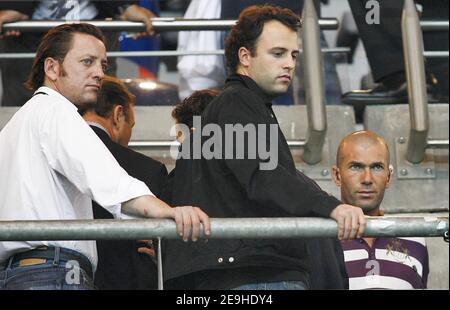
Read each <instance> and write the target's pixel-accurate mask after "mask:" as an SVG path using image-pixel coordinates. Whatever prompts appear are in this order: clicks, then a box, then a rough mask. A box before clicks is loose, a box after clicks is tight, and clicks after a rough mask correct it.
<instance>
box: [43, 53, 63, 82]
mask: <svg viewBox="0 0 450 310" xmlns="http://www.w3.org/2000/svg"><path fill="white" fill-rule="evenodd" d="M44 71H45V75H46V76H47V77H48V78H49V79H50V80H51V81H52V82H55V81H56V79H57V78H58V76H59V73H60V64H59V61H57V60H55V59H54V58H52V57H48V58H46V59H45V61H44Z"/></svg>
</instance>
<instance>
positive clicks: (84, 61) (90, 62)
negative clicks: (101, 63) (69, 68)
mask: <svg viewBox="0 0 450 310" xmlns="http://www.w3.org/2000/svg"><path fill="white" fill-rule="evenodd" d="M82 62H83V64H85V65H87V66H90V65H92V59H89V58H88V59H83V60H82Z"/></svg>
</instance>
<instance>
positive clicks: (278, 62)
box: [245, 21, 299, 97]
mask: <svg viewBox="0 0 450 310" xmlns="http://www.w3.org/2000/svg"><path fill="white" fill-rule="evenodd" d="M298 54H299V43H298V34H297V32H295V31H293V30H291V29H290V28H288V27H286V26H285V25H283V24H282V23H280V22H278V21H269V22H267V23H266V24H265V25H264V29H263V32H262V33H261V36H260V37H259V39H258V40H257V42H256V53H255V55H253V56H251V55H250V56H249V59H248V67H246V68H245V69H246V71H247V74H248V75H249V76H250V77H251V78H252V79H253V80H254V81H255V82H256V83H257V84H258V85H259V87H260V88H261V89H262V90H263V91H264V92H265V93H266V94H268V95H269V96H272V97H277V96H279V95H282V94H284V93H286V92H287V90H288V88H289V85H290V84H291V82H292V79H293V77H294V73H295V65H296V60H297V57H298Z"/></svg>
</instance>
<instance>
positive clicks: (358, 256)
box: [333, 131, 429, 289]
mask: <svg viewBox="0 0 450 310" xmlns="http://www.w3.org/2000/svg"><path fill="white" fill-rule="evenodd" d="M389 158H390V155H389V148H388V145H387V144H386V141H385V140H384V139H383V138H381V137H380V136H378V135H377V134H375V133H373V132H370V131H359V132H355V133H352V134H350V135H348V136H347V137H345V138H344V139H343V140H342V142H341V144H340V145H339V149H338V153H337V158H336V165H335V166H334V167H333V179H334V182H335V183H336V185H337V186H338V187H340V188H341V200H342V202H343V203H346V204H351V205H354V206H358V207H360V208H361V209H362V210H363V212H364V214H365V215H369V216H381V215H383V212H382V210H381V209H380V206H381V202H382V200H383V197H384V193H385V190H386V189H387V188H389V185H390V184H391V180H392V168H391V167H390V162H389ZM341 244H342V248H343V251H344V258H345V264H346V269H347V273H348V277H349V288H350V289H421V288H426V285H427V277H428V271H429V269H428V251H427V248H426V244H425V239H424V238H388V237H387V238H386V237H385V238H362V239H354V240H345V241H341Z"/></svg>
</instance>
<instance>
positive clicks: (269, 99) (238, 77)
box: [225, 73, 273, 108]
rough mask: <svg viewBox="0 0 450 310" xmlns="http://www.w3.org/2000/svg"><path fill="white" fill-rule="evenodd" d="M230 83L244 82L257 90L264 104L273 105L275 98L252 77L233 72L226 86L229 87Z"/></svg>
mask: <svg viewBox="0 0 450 310" xmlns="http://www.w3.org/2000/svg"><path fill="white" fill-rule="evenodd" d="M229 84H243V85H244V86H245V87H247V88H248V89H251V90H252V91H253V92H255V93H256V94H257V95H258V96H259V97H260V98H261V99H262V100H263V101H264V104H265V105H266V106H267V107H269V108H270V107H272V99H273V98H272V97H270V96H269V95H267V94H266V93H265V92H264V91H263V90H262V89H261V88H260V87H259V86H258V84H256V82H255V81H254V80H253V79H252V78H251V77H249V76H246V75H241V74H237V73H235V74H231V75H230V76H229V77H228V78H227V80H226V85H225V87H228V86H229Z"/></svg>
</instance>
